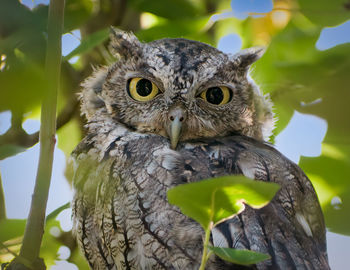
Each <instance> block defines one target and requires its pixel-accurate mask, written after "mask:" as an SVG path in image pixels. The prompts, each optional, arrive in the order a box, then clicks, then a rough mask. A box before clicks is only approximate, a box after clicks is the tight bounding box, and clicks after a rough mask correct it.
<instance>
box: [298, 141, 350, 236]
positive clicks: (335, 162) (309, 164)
mask: <svg viewBox="0 0 350 270" xmlns="http://www.w3.org/2000/svg"><path fill="white" fill-rule="evenodd" d="M328 135H329V134H328ZM328 135H327V137H328ZM327 137H326V141H327ZM300 166H301V167H302V168H303V169H304V170H305V171H306V173H307V174H308V175H309V177H310V180H311V181H312V182H313V184H314V185H315V188H316V190H317V191H318V195H319V198H320V201H321V205H322V207H323V212H324V214H325V219H326V225H327V227H328V229H329V230H330V231H332V232H336V233H341V234H346V235H350V186H349V179H350V143H346V144H343V143H341V142H340V141H339V142H338V143H337V142H332V144H330V143H324V144H323V146H322V155H321V156H320V157H317V158H308V157H302V158H301V160H300ZM318 187H320V189H317V188H318ZM322 187H324V188H322ZM334 199H335V201H332V200H334ZM337 200H339V201H337Z"/></svg>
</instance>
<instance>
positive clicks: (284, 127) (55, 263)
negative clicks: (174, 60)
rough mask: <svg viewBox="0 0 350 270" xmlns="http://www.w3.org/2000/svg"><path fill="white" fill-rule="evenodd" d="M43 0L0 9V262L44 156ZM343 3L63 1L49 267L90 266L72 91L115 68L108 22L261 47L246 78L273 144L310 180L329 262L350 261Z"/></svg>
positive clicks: (349, 50)
mask: <svg viewBox="0 0 350 270" xmlns="http://www.w3.org/2000/svg"><path fill="white" fill-rule="evenodd" d="M48 4H49V0H22V1H18V0H2V1H1V3H0V172H1V178H0V263H2V262H8V261H9V260H11V259H12V258H13V257H14V256H16V254H18V252H19V248H20V243H21V239H22V236H23V231H24V226H25V219H26V217H27V215H28V212H29V208H30V201H31V195H32V192H33V188H34V181H35V176H36V168H37V163H38V157H39V145H38V144H37V142H38V130H39V127H40V122H39V118H40V104H41V97H42V94H43V92H44V91H45V87H44V85H45V78H44V62H45V49H46V48H45V47H46V38H47V32H46V24H47V13H48ZM349 19H350V1H349V0H333V1H328V0H300V1H297V0H275V1H272V0H232V1H229V0H166V1H165V0H94V1H90V0H66V9H65V25H64V35H63V36H62V54H63V62H62V80H61V86H60V92H59V97H58V131H57V145H56V149H55V157H54V167H53V178H52V184H51V187H50V194H49V201H48V209H47V222H46V227H45V235H44V240H43V248H42V251H41V257H42V258H44V259H45V263H46V265H47V266H48V269H56V270H57V269H67V270H70V269H88V266H87V264H86V263H85V261H84V259H83V258H82V256H81V255H80V254H79V252H78V249H77V246H76V244H75V241H74V239H73V238H72V235H71V227H72V224H71V218H70V215H71V213H70V209H69V202H70V200H71V198H72V190H71V187H70V183H69V180H67V179H66V178H65V175H64V173H65V165H66V160H67V158H68V157H69V154H70V152H71V151H72V150H73V149H74V147H75V146H76V145H77V143H78V142H79V141H80V140H81V138H82V137H83V136H84V127H83V125H84V119H82V118H81V117H80V116H79V110H78V107H79V106H78V103H77V99H76V93H77V92H79V90H80V88H79V85H80V83H81V82H82V80H84V78H86V77H87V76H88V75H89V74H91V72H92V69H93V67H94V66H101V65H108V64H110V63H111V62H113V61H114V58H113V56H112V55H111V54H110V53H109V51H108V33H109V26H110V25H114V26H116V27H118V28H120V29H123V30H129V31H133V32H134V33H135V34H136V35H137V37H138V38H139V39H140V40H142V41H145V42H148V41H151V40H154V39H159V38H164V37H184V38H189V39H194V40H199V41H202V42H205V43H208V44H211V45H212V46H214V47H217V48H219V49H220V50H222V51H224V52H226V53H232V54H234V53H236V52H238V51H239V50H240V49H242V48H247V47H251V46H256V45H263V46H266V47H267V51H266V53H265V55H264V56H263V57H262V59H261V60H259V61H258V62H257V63H256V64H254V66H253V67H252V69H251V77H252V78H253V79H254V80H255V81H256V82H257V83H258V85H259V86H260V88H261V90H262V91H263V92H264V93H266V94H267V93H269V94H270V96H271V99H272V101H273V103H274V112H275V114H276V117H277V119H278V121H277V124H276V129H275V132H274V136H273V137H271V142H272V143H274V144H275V145H276V148H277V149H278V150H280V151H281V152H282V153H283V154H284V155H286V156H287V157H288V158H290V159H291V160H293V161H294V162H296V163H298V164H299V165H300V166H301V168H302V169H303V170H304V171H305V172H306V174H307V175H308V176H309V178H310V180H311V181H312V183H313V185H314V187H315V189H316V191H317V194H318V197H319V199H320V202H321V206H322V208H323V211H324V215H325V219H326V225H327V230H328V232H327V241H328V254H329V260H330V265H331V267H332V269H333V270H337V269H346V268H348V263H347V261H348V256H350V237H349V235H350V44H349V42H350V21H349Z"/></svg>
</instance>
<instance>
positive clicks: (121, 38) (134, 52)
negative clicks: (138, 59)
mask: <svg viewBox="0 0 350 270" xmlns="http://www.w3.org/2000/svg"><path fill="white" fill-rule="evenodd" d="M109 36H110V39H111V43H110V47H111V51H112V53H113V54H116V55H117V56H120V57H121V58H130V57H133V56H140V54H141V46H142V44H141V42H140V41H139V40H138V39H137V37H136V36H135V35H134V34H133V33H132V32H125V31H122V30H120V29H117V28H114V27H112V26H111V27H110V35H109Z"/></svg>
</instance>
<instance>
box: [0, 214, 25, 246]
mask: <svg viewBox="0 0 350 270" xmlns="http://www.w3.org/2000/svg"><path fill="white" fill-rule="evenodd" d="M25 226H26V220H25V219H5V220H1V221H0V232H1V233H0V242H2V243H3V242H5V241H7V240H10V239H13V238H16V237H19V236H22V235H23V234H24V228H25Z"/></svg>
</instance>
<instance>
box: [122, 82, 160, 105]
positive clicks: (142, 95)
mask: <svg viewBox="0 0 350 270" xmlns="http://www.w3.org/2000/svg"><path fill="white" fill-rule="evenodd" d="M128 91H129V94H130V96H131V97H132V98H133V99H135V100H137V101H149V100H151V99H153V98H154V97H155V96H156V95H157V94H158V93H159V89H158V87H157V86H156V85H155V84H154V83H153V82H151V81H150V80H147V79H144V78H132V79H131V80H130V81H129V87H128Z"/></svg>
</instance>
